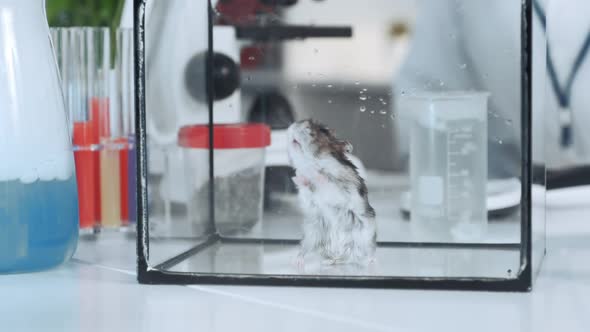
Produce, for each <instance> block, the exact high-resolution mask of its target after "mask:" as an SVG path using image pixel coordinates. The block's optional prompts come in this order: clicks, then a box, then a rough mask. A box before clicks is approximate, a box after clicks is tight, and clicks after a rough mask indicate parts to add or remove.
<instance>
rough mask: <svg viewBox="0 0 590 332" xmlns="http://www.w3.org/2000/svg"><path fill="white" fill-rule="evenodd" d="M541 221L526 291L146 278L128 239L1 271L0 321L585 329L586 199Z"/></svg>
mask: <svg viewBox="0 0 590 332" xmlns="http://www.w3.org/2000/svg"><path fill="white" fill-rule="evenodd" d="M548 228H549V232H548V245H549V248H548V255H547V257H546V259H545V262H544V266H543V269H542V273H541V275H540V277H539V278H538V280H537V283H536V285H535V288H534V291H533V292H532V293H486V292H456V291H455V292H450V291H417V290H413V291H407V290H406V291H402V290H368V289H319V288H277V287H233V286H232V287H230V286H148V285H139V284H138V283H137V282H136V277H135V271H134V260H135V252H134V249H131V248H130V249H129V250H128V251H126V252H125V253H121V255H117V256H116V258H114V257H110V258H108V259H105V258H104V256H103V255H101V254H100V253H94V254H93V253H92V252H91V251H88V250H83V248H81V250H80V251H79V253H78V254H77V255H76V257H75V259H74V260H72V261H71V262H70V263H68V264H67V265H65V266H63V267H61V268H59V269H55V270H52V271H49V272H43V273H33V274H24V275H8V276H0V299H1V300H0V326H1V328H0V330H1V331H11V332H16V331H109V332H113V331H256V332H263V331H273V332H275V331H298V332H299V331H339V332H344V331H429V332H431V331H453V332H458V331H470V332H471V331H478V332H482V331H503V332H508V331H534V332H539V331H568V332H575V331H584V332H585V331H588V329H589V328H590V315H589V313H590V264H589V263H588V262H590V206H589V207H586V208H580V207H553V208H550V209H549V211H548ZM100 246H108V241H107V242H105V243H104V244H100V243H97V244H95V247H96V248H100Z"/></svg>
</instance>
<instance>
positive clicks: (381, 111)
mask: <svg viewBox="0 0 590 332" xmlns="http://www.w3.org/2000/svg"><path fill="white" fill-rule="evenodd" d="M379 113H380V114H383V115H385V114H387V111H386V110H380V111H379Z"/></svg>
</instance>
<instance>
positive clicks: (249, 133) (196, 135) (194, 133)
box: [178, 123, 270, 149]
mask: <svg viewBox="0 0 590 332" xmlns="http://www.w3.org/2000/svg"><path fill="white" fill-rule="evenodd" d="M213 141H214V143H213V148H214V149H244V148H262V147H266V146H269V145H270V127H268V126H266V125H264V124H259V123H244V124H218V125H214V126H213ZM178 144H179V145H180V146H182V147H185V148H201V149H208V148H209V125H195V126H186V127H182V128H180V131H179V132H178Z"/></svg>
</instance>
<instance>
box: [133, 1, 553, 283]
mask: <svg viewBox="0 0 590 332" xmlns="http://www.w3.org/2000/svg"><path fill="white" fill-rule="evenodd" d="M531 8H532V1H516V0H514V1H513V0H503V1H493V2H490V1H484V0H476V1H473V0H444V1H439V0H430V1H429V0H370V1H363V2H361V1H353V0H338V1H336V0H323V1H316V0H299V1H297V0H226V1H221V0H219V1H205V0H168V1H159V0H144V1H136V13H135V15H136V28H137V29H136V34H137V35H136V40H137V41H138V43H136V48H137V49H136V54H137V56H138V57H137V60H136V70H137V72H138V73H139V75H138V76H137V81H136V84H137V85H136V91H137V101H138V102H137V105H138V108H137V114H136V115H137V126H136V127H137V137H136V141H137V143H138V144H137V148H138V149H137V158H138V159H137V161H138V169H139V173H138V179H137V180H138V181H137V184H138V197H139V199H138V208H139V209H138V233H139V236H138V241H139V243H138V244H139V248H140V251H139V263H140V264H139V280H140V282H144V283H221V284H257V285H264V284H268V285H310V286H347V287H356V286H358V287H402V288H407V287H411V288H447V289H481V290H528V289H530V287H531V285H532V280H533V276H534V274H535V273H534V272H535V271H537V268H538V266H540V261H541V260H542V257H543V255H544V252H545V245H544V222H545V219H544V211H545V207H544V199H545V198H544V197H545V194H544V187H545V183H544V179H545V175H544V174H545V169H544V156H543V154H542V151H543V148H542V140H541V139H542V136H543V135H542V133H536V132H533V130H532V128H533V127H532V125H531V124H532V121H541V120H540V119H542V116H543V105H542V100H543V98H542V95H543V93H544V73H545V61H544V56H545V55H544V52H545V37H544V32H543V31H542V28H540V26H539V24H538V22H537V21H535V20H534V18H533V16H532V9H531ZM535 128H536V127H535Z"/></svg>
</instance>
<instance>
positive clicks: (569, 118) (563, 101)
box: [533, 0, 590, 148]
mask: <svg viewBox="0 0 590 332" xmlns="http://www.w3.org/2000/svg"><path fill="white" fill-rule="evenodd" d="M533 9H534V11H535V14H536V16H537V17H538V18H539V21H540V23H541V25H542V27H543V29H544V30H545V31H547V19H546V15H545V11H544V10H543V8H542V7H541V5H540V4H539V1H537V0H534V1H533ZM589 50H590V33H588V35H587V37H586V40H585V41H584V44H583V46H582V49H580V52H579V53H578V55H577V57H576V59H575V61H574V64H573V66H572V69H571V72H570V74H569V76H568V77H567V80H566V84H565V87H563V86H562V85H561V84H560V83H559V79H558V78H557V71H556V69H555V65H554V63H553V59H552V57H551V48H550V46H549V45H547V71H548V73H549V79H550V80H551V87H552V88H553V92H554V93H555V95H556V96H557V100H558V103H559V107H560V110H559V123H560V126H561V132H560V145H561V146H562V147H563V148H569V147H571V145H572V143H573V136H572V123H573V114H572V110H571V108H570V104H571V96H572V87H573V85H574V81H575V79H576V76H577V74H578V72H579V71H580V67H582V64H583V63H584V60H585V58H586V56H587V55H588V51H589Z"/></svg>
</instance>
